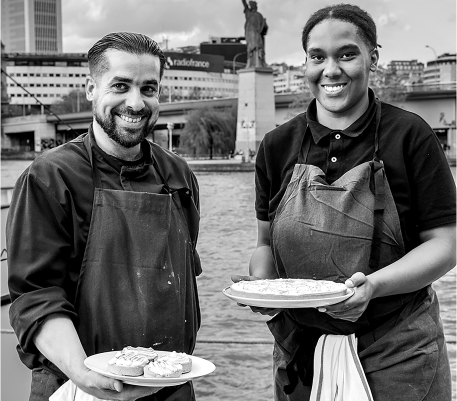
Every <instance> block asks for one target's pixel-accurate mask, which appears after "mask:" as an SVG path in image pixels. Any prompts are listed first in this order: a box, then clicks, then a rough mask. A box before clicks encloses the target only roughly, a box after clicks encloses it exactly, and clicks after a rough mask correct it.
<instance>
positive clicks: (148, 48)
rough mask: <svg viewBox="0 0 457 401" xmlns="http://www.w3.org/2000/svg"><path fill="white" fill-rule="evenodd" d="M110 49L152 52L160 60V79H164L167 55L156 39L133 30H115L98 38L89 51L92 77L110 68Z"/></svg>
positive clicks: (139, 53) (137, 52)
mask: <svg viewBox="0 0 457 401" xmlns="http://www.w3.org/2000/svg"><path fill="white" fill-rule="evenodd" d="M109 49H115V50H120V51H123V52H127V53H131V54H136V55H138V56H140V55H143V54H150V55H152V56H157V57H158V58H159V60H160V79H162V76H163V71H164V66H165V56H164V55H163V53H162V50H161V49H160V47H159V45H158V44H157V42H156V41H154V40H152V39H151V38H149V37H148V36H146V35H143V34H140V33H132V32H113V33H109V34H108V35H105V36H104V37H103V38H101V39H100V40H98V41H97V42H96V43H95V44H94V45H93V46H92V47H91V48H90V50H89V52H88V53H87V58H88V60H89V71H90V75H91V76H92V77H94V78H95V77H97V76H100V75H101V74H103V73H104V72H105V71H107V70H108V68H109V66H108V65H107V60H106V57H105V52H106V51H107V50H109Z"/></svg>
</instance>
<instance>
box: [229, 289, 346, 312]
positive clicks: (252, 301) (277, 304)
mask: <svg viewBox="0 0 457 401" xmlns="http://www.w3.org/2000/svg"><path fill="white" fill-rule="evenodd" d="M222 293H223V294H224V295H225V296H226V297H228V298H230V299H233V300H234V301H236V302H238V303H240V304H243V305H248V306H257V307H260V308H275V309H291V308H318V307H320V306H328V305H333V304H337V303H338V302H341V301H344V300H345V299H348V298H349V297H351V296H352V295H353V294H354V290H353V289H350V288H348V290H347V293H346V294H345V295H338V296H336V297H335V296H334V297H328V298H310V299H301V300H300V299H297V300H295V299H293V300H289V299H268V298H261V299H260V298H244V297H240V296H237V295H234V294H232V293H231V289H230V287H227V288H224V289H223V290H222Z"/></svg>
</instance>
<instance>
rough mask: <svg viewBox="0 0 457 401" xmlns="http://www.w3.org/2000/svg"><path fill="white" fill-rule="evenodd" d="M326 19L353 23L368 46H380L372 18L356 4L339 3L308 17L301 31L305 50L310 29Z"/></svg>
mask: <svg viewBox="0 0 457 401" xmlns="http://www.w3.org/2000/svg"><path fill="white" fill-rule="evenodd" d="M327 19H334V20H340V21H344V22H349V23H351V24H353V25H355V26H356V27H357V33H358V34H359V35H360V36H361V37H362V39H363V40H364V42H365V43H366V44H367V45H368V47H371V48H372V49H376V48H377V47H380V46H379V45H378V44H377V40H378V39H377V33H376V24H375V23H374V21H373V18H371V15H370V14H368V13H367V12H366V11H364V10H362V9H361V8H360V7H358V6H355V5H353V4H346V3H341V4H334V5H331V6H327V7H324V8H321V9H320V10H317V11H316V12H315V13H313V14H312V15H311V17H309V19H308V21H307V22H306V25H305V27H304V28H303V33H302V46H303V49H304V50H305V52H306V51H307V48H308V38H309V34H310V32H311V30H312V29H313V28H314V27H315V26H316V25H317V24H319V23H320V22H322V21H325V20H327Z"/></svg>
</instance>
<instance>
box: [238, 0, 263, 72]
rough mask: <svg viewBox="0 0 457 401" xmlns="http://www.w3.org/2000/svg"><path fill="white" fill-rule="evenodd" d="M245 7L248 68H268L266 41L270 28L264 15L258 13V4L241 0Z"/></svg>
mask: <svg viewBox="0 0 457 401" xmlns="http://www.w3.org/2000/svg"><path fill="white" fill-rule="evenodd" d="M241 1H242V3H243V5H244V14H245V16H246V22H245V24H244V37H245V38H246V43H247V52H248V57H247V59H248V62H247V65H246V68H255V67H267V64H266V63H265V39H264V36H265V35H266V34H267V31H268V26H267V21H266V19H265V18H263V16H262V14H260V13H259V12H258V11H257V2H256V1H249V4H248V3H247V1H246V0H241Z"/></svg>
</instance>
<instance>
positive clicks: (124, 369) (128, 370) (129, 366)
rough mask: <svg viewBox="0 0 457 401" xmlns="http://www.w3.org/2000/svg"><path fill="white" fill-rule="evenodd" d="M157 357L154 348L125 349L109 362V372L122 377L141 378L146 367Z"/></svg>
mask: <svg viewBox="0 0 457 401" xmlns="http://www.w3.org/2000/svg"><path fill="white" fill-rule="evenodd" d="M157 356H158V355H157V352H156V351H154V349H152V348H143V347H125V348H124V349H123V350H122V351H119V352H117V353H116V355H115V356H114V357H113V358H111V359H110V360H109V361H108V370H109V371H110V372H111V373H115V374H117V375H122V376H141V375H142V374H143V371H144V370H143V369H144V367H145V366H146V365H147V364H148V363H149V362H151V361H153V360H155V359H157Z"/></svg>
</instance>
